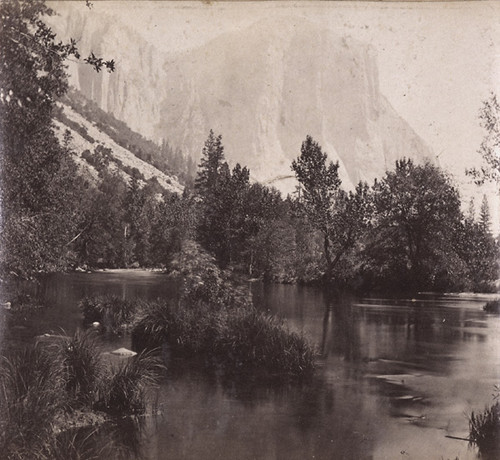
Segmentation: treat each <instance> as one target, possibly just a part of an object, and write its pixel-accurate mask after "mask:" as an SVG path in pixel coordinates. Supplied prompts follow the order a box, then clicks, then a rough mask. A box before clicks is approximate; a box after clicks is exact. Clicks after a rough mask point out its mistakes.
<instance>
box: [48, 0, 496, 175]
mask: <svg viewBox="0 0 500 460" xmlns="http://www.w3.org/2000/svg"><path fill="white" fill-rule="evenodd" d="M52 5H53V6H54V7H55V9H56V10H57V9H59V8H61V9H63V10H64V9H67V8H79V9H81V8H83V9H84V8H85V2H84V1H83V0H82V1H79V2H54V3H52ZM93 12H94V13H99V14H103V13H104V12H106V13H109V14H112V15H114V16H115V17H116V18H117V19H119V20H120V21H123V22H125V23H126V24H128V25H129V26H132V27H133V28H134V29H136V30H137V31H138V32H140V33H141V34H142V35H144V36H145V37H146V38H147V39H148V40H149V41H151V42H153V43H154V44H155V45H156V46H157V47H158V48H160V49H162V50H165V51H180V50H182V49H186V48H190V47H194V46H198V45H200V44H202V43H205V42H206V41H208V40H210V39H211V38H214V37H216V36H217V35H219V34H222V33H224V32H226V31H228V30H235V29H238V28H245V27H247V26H249V25H250V24H252V23H253V22H255V21H257V20H260V19H262V18H274V19H275V20H276V21H277V22H278V21H279V20H280V18H282V17H283V16H287V17H296V18H297V24H298V25H300V20H301V18H307V19H308V20H309V21H313V22H317V23H319V24H322V25H324V26H325V27H328V28H330V29H332V30H334V31H336V32H337V33H338V34H339V35H347V36H352V37H354V38H356V39H358V40H361V41H364V42H367V43H370V44H371V46H372V47H373V49H374V50H376V54H377V56H378V65H379V76H380V88H381V91H382V93H383V94H384V95H385V96H387V98H388V99H389V100H390V102H391V103H392V104H393V106H394V108H395V109H396V110H397V111H398V112H399V113H400V114H401V115H402V116H403V118H405V119H406V120H407V121H408V122H409V124H410V125H411V126H412V127H413V128H414V129H415V131H416V132H417V133H418V134H419V135H420V136H421V137H422V138H423V139H424V140H425V141H426V142H427V143H428V144H429V145H430V146H431V148H432V149H433V150H434V151H435V153H436V154H437V155H439V160H440V163H441V165H442V166H444V167H445V168H447V169H449V170H450V171H452V172H454V173H455V174H458V175H463V171H464V169H465V168H466V167H467V166H470V165H472V164H474V163H477V161H478V158H479V157H478V155H477V153H476V151H477V148H478V146H479V144H480V142H481V139H482V136H483V131H482V129H481V128H480V127H479V125H478V118H477V114H478V111H479V108H480V106H481V101H482V100H484V99H486V98H487V97H488V94H489V92H490V91H496V92H497V94H500V59H499V57H500V56H499V53H500V4H499V3H498V2H447V3H438V2H432V3H414V2H407V3H396V2H384V3H381V2H326V1H324V2H305V1H303V2H292V1H281V2H265V3H264V2H215V3H210V4H209V3H204V2H177V1H156V2H149V1H139V2H129V1H113V2H112V1H98V0H94V1H93ZM125 51H126V50H125Z"/></svg>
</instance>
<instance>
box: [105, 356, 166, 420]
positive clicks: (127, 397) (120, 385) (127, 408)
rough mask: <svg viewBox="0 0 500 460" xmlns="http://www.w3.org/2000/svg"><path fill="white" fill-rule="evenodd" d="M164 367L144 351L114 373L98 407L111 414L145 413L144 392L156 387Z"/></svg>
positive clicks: (107, 381) (145, 397) (109, 377)
mask: <svg viewBox="0 0 500 460" xmlns="http://www.w3.org/2000/svg"><path fill="white" fill-rule="evenodd" d="M162 370H163V365H162V364H161V362H160V361H159V359H158V358H157V356H155V354H154V351H153V350H152V351H144V352H142V353H140V354H138V355H137V356H135V357H133V358H131V359H129V360H127V361H125V362H124V363H122V364H121V365H120V366H119V367H118V368H116V369H113V371H112V373H111V375H110V376H108V378H107V380H106V382H104V385H103V388H104V391H103V394H102V396H101V400H100V401H99V403H98V406H99V407H101V408H102V409H103V410H104V411H106V412H108V413H112V414H123V413H127V414H138V413H143V412H144V411H145V409H146V401H147V392H148V389H149V388H151V387H152V386H155V385H156V384H157V383H158V380H159V376H160V375H161V372H162Z"/></svg>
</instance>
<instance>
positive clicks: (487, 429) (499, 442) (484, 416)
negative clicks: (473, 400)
mask: <svg viewBox="0 0 500 460" xmlns="http://www.w3.org/2000/svg"><path fill="white" fill-rule="evenodd" d="M469 431H470V434H469V439H470V441H471V443H474V444H476V445H477V447H478V448H479V452H480V454H481V455H482V456H485V457H487V458H490V457H491V458H499V456H500V402H499V401H497V402H495V404H493V405H492V406H490V407H487V408H486V409H485V410H484V412H483V413H481V414H477V415H476V414H474V412H472V414H471V416H470V417H469Z"/></svg>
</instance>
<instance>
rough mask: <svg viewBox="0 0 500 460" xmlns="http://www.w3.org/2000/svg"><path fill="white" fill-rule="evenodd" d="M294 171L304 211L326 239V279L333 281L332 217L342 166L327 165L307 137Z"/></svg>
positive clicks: (336, 164) (318, 148) (316, 147)
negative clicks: (299, 186)
mask: <svg viewBox="0 0 500 460" xmlns="http://www.w3.org/2000/svg"><path fill="white" fill-rule="evenodd" d="M292 169H293V171H294V172H295V176H296V177H297V180H298V181H299V182H300V184H301V186H302V188H301V193H302V197H301V201H302V203H303V205H304V206H303V209H304V211H305V213H306V215H307V217H308V218H309V220H310V221H311V223H312V225H314V227H315V228H316V229H318V230H319V231H320V232H321V234H322V235H323V247H324V255H325V260H326V264H327V276H328V277H330V275H331V273H332V270H333V268H334V263H335V258H334V255H333V254H332V220H333V219H332V217H333V213H334V206H335V202H336V200H337V198H338V196H339V190H340V184H341V180H340V178H339V174H338V169H339V164H338V163H333V162H329V163H327V155H326V153H323V151H322V150H321V146H320V145H319V144H318V143H317V142H315V141H314V140H313V138H312V137H311V136H307V137H306V140H305V141H304V142H303V143H302V147H301V153H300V156H299V157H298V158H297V159H296V160H294V161H293V162H292Z"/></svg>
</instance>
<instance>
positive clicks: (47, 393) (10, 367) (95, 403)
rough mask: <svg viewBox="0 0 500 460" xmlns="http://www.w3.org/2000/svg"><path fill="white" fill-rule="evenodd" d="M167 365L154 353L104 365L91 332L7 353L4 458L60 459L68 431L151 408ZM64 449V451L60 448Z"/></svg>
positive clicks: (0, 385)
mask: <svg viewBox="0 0 500 460" xmlns="http://www.w3.org/2000/svg"><path fill="white" fill-rule="evenodd" d="M162 368H163V366H162V365H161V364H160V362H159V361H158V359H157V358H156V357H155V356H154V355H153V354H151V353H150V352H145V353H141V354H139V355H137V356H135V357H133V358H129V359H128V361H124V362H122V363H120V364H119V365H118V366H116V367H113V366H111V367H110V366H109V365H106V364H105V363H104V362H103V359H102V357H101V352H100V350H99V349H98V347H97V346H96V344H95V341H94V339H93V338H92V337H90V336H89V334H85V333H80V332H77V333H76V334H75V336H73V337H70V338H64V339H62V340H61V341H60V342H59V343H53V344H47V345H45V346H43V345H42V344H36V345H32V346H28V347H26V348H24V349H22V350H18V351H16V352H13V353H12V354H10V355H9V356H3V357H2V362H1V372H0V408H1V414H0V449H1V452H2V456H4V457H5V458H12V459H17V458H41V459H43V458H57V455H59V456H60V455H61V451H60V448H67V447H68V445H67V443H65V442H63V441H64V439H66V437H67V435H68V433H67V432H68V430H70V429H76V428H82V427H84V428H89V427H93V426H96V425H101V424H102V423H104V422H111V423H112V421H113V416H115V415H119V416H120V417H123V416H126V415H132V414H142V413H144V412H145V411H146V410H147V407H146V406H147V402H148V391H150V389H151V388H152V387H153V386H154V385H155V384H156V383H157V382H158V380H159V378H160V376H161V374H162ZM62 452H64V451H62Z"/></svg>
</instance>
